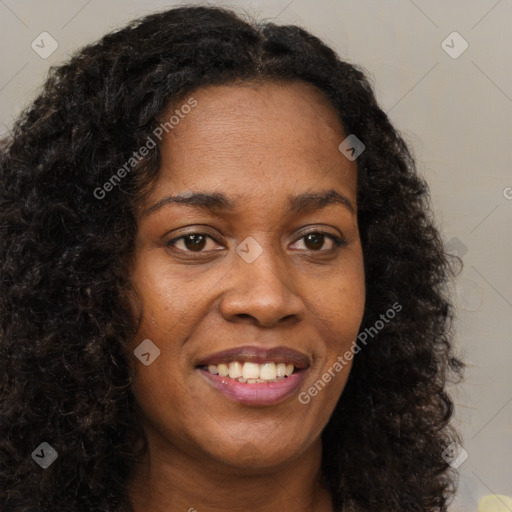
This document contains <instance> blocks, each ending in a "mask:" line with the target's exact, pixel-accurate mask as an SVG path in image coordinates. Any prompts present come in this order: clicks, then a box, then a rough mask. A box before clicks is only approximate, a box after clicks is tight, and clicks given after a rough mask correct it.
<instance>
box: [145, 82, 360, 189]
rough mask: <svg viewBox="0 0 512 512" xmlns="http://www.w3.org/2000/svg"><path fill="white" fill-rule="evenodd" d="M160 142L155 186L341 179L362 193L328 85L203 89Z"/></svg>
mask: <svg viewBox="0 0 512 512" xmlns="http://www.w3.org/2000/svg"><path fill="white" fill-rule="evenodd" d="M190 98H193V100H195V102H196V106H195V107H194V108H193V109H191V110H189V109H186V110H187V112H188V113H186V114H182V115H181V116H180V120H179V123H177V124H175V125H174V126H173V128H172V129H170V130H169V132H168V133H164V135H163V138H162V141H161V144H160V151H161V169H160V173H159V178H158V180H157V183H156V187H155V189H156V190H158V189H162V188H164V189H165V190H166V191H167V190H168V189H169V188H172V189H173V191H179V190H183V189H188V190H194V189H197V188H201V189H208V190H217V189H219V187H221V188H224V189H228V190H229V191H231V192H232V193H233V194H234V195H238V196H242V195H244V193H248V192H252V193H254V194H257V193H260V194H262V193H266V194H268V193H271V194H273V195H276V196H277V195H279V194H280V193H285V194H287V193H288V192H291V191H292V189H297V188H303V189H308V188H311V187H312V186H313V185H314V184H315V183H319V182H322V188H329V187H333V186H335V185H336V184H341V185H343V186H344V187H348V189H349V192H351V193H353V194H355V188H356V165H355V163H354V162H350V161H348V160H347V159H346V158H345V156H344V155H342V153H341V152H340V151H339V149H338V146H339V144H340V142H341V141H342V140H343V139H344V138H345V134H344V131H343V126H342V124H341V122H340V120H339V116H338V113H337V112H336V110H335V109H334V107H333V106H332V105H331V104H330V102H329V100H328V99H327V98H326V97H325V96H324V95H323V93H322V92H321V91H319V90H318V89H317V88H315V87H313V86H312V85H308V84H305V83H302V82H294V83H243V84H232V85H222V86H209V87H205V88H200V89H198V90H196V91H195V92H194V93H192V94H190V96H188V97H185V98H184V99H183V100H181V102H176V103H175V104H173V105H172V107H171V108H170V109H168V111H167V112H166V113H165V114H164V116H163V117H162V120H163V121H164V122H165V120H166V119H168V118H170V117H171V116H172V115H173V114H175V113H176V111H179V110H180V108H181V106H182V105H184V104H185V103H187V102H188V101H189V100H190Z"/></svg>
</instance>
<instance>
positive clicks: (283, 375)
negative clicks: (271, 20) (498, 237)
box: [0, 7, 463, 512]
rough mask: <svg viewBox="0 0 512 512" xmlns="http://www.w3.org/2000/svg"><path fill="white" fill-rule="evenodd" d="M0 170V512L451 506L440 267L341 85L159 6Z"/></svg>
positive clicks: (284, 50)
mask: <svg viewBox="0 0 512 512" xmlns="http://www.w3.org/2000/svg"><path fill="white" fill-rule="evenodd" d="M0 168H1V183H2V188H1V199H0V205H1V206H0V212H1V217H0V218H1V235H2V237H1V239H2V243H1V252H0V253H1V263H2V267H1V278H0V283H1V285H0V286H1V287H0V297H1V299H0V300H1V308H0V310H1V316H0V318H1V330H0V336H1V341H0V350H1V354H0V355H1V357H0V361H1V363H0V364H1V371H0V375H1V377H0V378H1V381H0V382H1V387H0V396H1V402H0V403H1V405H0V411H1V418H2V419H1V425H0V430H1V431H0V433H1V436H0V447H1V454H2V460H3V464H2V468H1V469H0V488H1V489H3V491H2V495H1V501H0V503H1V507H0V508H1V510H6V511H7V510H8V511H9V512H11V511H16V512H21V511H25V512H26V511H28V510H38V511H43V510H44V511H46V510H52V511H58V510H63V511H64V510H65V511H124V510H131V511H133V512H142V511H152V512H160V511H163V510H165V511H168V510H188V511H189V512H191V511H193V510H197V511H199V512H205V511H208V512H211V511H220V510H241V509H242V508H243V509H250V510H257V511H260V512H265V511H268V510H275V509H278V508H286V509H287V510H292V511H295V510H296V511H303V510H304V511H305V510H308V511H309V510H311V511H313V510H314V511H317V512H323V511H342V510H343V511H363V510H364V511H380V512H382V511H397V510H400V511H406V510H407V511H409V510H410V511H420V510H421V511H445V510H447V503H448V502H449V499H450V496H451V495H452V494H453V490H454V485H455V484H454V475H453V474H452V473H451V471H452V470H451V468H450V465H449V464H448V462H447V461H446V460H445V458H446V457H443V452H444V451H445V449H446V448H447V446H449V445H450V444H451V443H452V442H453V441H457V440H458V436H457V433H456V432H455V431H454V430H453V429H452V428H451V427H450V425H449V420H450V418H451V415H452V409H453V404H452V401H451V399H450V397H449V396H448V395H447V393H446V391H445V384H446V382H447V381H448V380H449V379H450V378H452V377H454V378H455V380H456V379H457V378H460V376H461V372H462V369H463V363H462V362H461V361H460V360H459V359H458V358H457V357H455V355H454V353H453V345H452V340H451V337H450V319H451V316H452V309H451V305H450V303H449V301H448V300H447V298H446V295H445V284H446V281H447V279H448V278H449V276H450V272H451V270H450V265H449V262H448V260H447V256H446V255H445V253H444V252H443V248H442V244H441V240H440V236H439V233H438V231H437V230H436V228H435V225H434V223H433V221H432V219H431V215H430V210H429V203H428V193H427V187H426V184H425V183H424V181H423V180H422V179H421V178H420V177H419V176H418V175H417V174H416V171H415V167H414V162H413V159H412V158H411V156H410V154H409V152H408V149H407V147H406V145H405V144H404V142H403V140H402V139H401V138H400V136H399V134H398V133H397V132H396V131H395V130H394V128H393V127H392V126H391V124H390V122H389V120H388V118H387V117H386V115H385V113H384V112H383V111H382V110H381V109H380V108H379V107H378V105H377V103H376V101H375V98H374V95H373V92H372V89H371V87H370V85H369V83H368V81H367V79H366V78H365V76H364V74H363V72H362V71H361V70H360V69H358V68H357V67H355V66H352V65H350V64H348V63H345V62H343V61H341V60H340V59H339V58H338V57H337V56H336V55H335V53H334V52H333V51H332V50H331V49H330V48H328V47H327V46H325V45H324V44H323V43H322V42H321V41H320V40H318V39H317V38H315V37H314V36H312V35H310V34H308V33H307V32H305V31H304V30H302V29H300V28H298V27H294V26H276V25H273V24H262V25H259V24H252V25H251V24H249V23H248V22H246V21H244V20H242V19H240V18H239V17H237V16H236V15H235V14H234V13H233V12H230V11H227V10H223V9H218V8H212V7H180V8H175V9H171V10H168V11H165V12H161V13H158V14H154V15H151V16H148V17H146V18H144V19H141V20H136V21H134V22H133V23H131V24H129V25H128V26H127V27H126V28H124V29H122V30H119V31H116V32H114V33H111V34H108V35H107V36H105V37H104V38H103V39H102V40H101V41H100V42H98V43H97V44H93V45H91V46H89V47H86V48H84V49H83V50H81V51H80V52H79V53H78V54H76V55H75V56H74V57H73V58H72V59H71V60H70V61H69V62H68V63H67V64H65V65H63V66H61V67H58V68H54V69H52V70H51V73H50V77H49V79H48V81H47V83H46V85H45V88H44V91H43V93H42V94H41V95H40V96H39V98H37V99H36V100H35V102H34V103H33V105H32V106H31V107H30V108H29V109H27V111H25V112H24V113H23V115H22V116H21V117H20V119H19V120H18V122H17V123H16V125H15V126H14V129H13V132H12V137H11V140H10V141H9V143H8V146H7V147H6V148H5V149H4V150H3V153H2V159H1V167H0Z"/></svg>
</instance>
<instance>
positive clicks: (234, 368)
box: [229, 361, 248, 379]
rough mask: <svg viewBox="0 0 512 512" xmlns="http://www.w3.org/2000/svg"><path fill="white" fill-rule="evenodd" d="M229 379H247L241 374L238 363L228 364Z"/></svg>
mask: <svg viewBox="0 0 512 512" xmlns="http://www.w3.org/2000/svg"><path fill="white" fill-rule="evenodd" d="M229 377H230V378H231V379H238V377H243V378H244V379H247V378H248V377H247V376H246V375H244V374H243V373H242V365H241V364H240V363H239V362H238V361H234V362H232V363H229Z"/></svg>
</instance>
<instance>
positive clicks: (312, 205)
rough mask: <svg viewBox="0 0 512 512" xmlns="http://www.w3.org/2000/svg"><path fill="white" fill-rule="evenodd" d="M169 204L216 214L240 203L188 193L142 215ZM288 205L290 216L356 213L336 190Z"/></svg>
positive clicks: (213, 194) (210, 194) (216, 194)
mask: <svg viewBox="0 0 512 512" xmlns="http://www.w3.org/2000/svg"><path fill="white" fill-rule="evenodd" d="M168 204H181V205H184V206H190V207H193V208H199V209H202V210H205V211H208V212H210V213H213V214H216V213H219V212H221V211H233V210H235V209H236V207H237V204H238V203H237V202H236V201H235V200H233V199H230V198H228V197H227V196H226V195H224V194H222V193H220V192H188V193H184V194H178V195H174V196H173V195H170V196H167V197H164V198H163V199H160V200H159V201H158V202H156V203H155V204H154V205H152V206H150V207H149V208H147V209H146V210H144V211H143V212H142V214H143V215H149V214H151V213H154V212H156V211H158V210H160V209H161V208H162V207H163V206H166V205H168ZM288 204H289V207H288V211H287V214H288V215H291V214H294V213H295V214H296V213H304V212H311V211H315V210H321V209H323V208H326V207H327V206H330V205H334V204H341V205H342V206H344V207H345V208H346V209H347V210H349V211H350V213H352V214H354V215H355V213H356V210H355V207H354V206H353V205H352V202H351V201H350V199H348V197H347V196H345V195H344V194H342V193H340V192H337V191H336V190H334V189H330V190H324V191H321V192H304V193H302V194H298V195H295V196H289V197H288Z"/></svg>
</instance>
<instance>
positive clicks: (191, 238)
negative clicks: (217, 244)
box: [185, 235, 204, 250]
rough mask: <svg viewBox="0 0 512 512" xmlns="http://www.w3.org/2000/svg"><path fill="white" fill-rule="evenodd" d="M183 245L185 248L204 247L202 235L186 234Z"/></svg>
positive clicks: (197, 248) (196, 248) (198, 248)
mask: <svg viewBox="0 0 512 512" xmlns="http://www.w3.org/2000/svg"><path fill="white" fill-rule="evenodd" d="M190 242H191V243H190ZM185 245H186V246H187V249H192V250H201V249H202V248H203V247H204V235H188V237H187V238H186V239H185Z"/></svg>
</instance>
